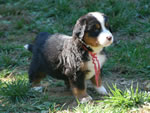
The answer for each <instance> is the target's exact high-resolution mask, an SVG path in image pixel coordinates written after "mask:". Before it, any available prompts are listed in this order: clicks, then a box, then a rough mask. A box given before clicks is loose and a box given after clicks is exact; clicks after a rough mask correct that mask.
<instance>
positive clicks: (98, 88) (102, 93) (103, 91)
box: [94, 86, 108, 95]
mask: <svg viewBox="0 0 150 113" xmlns="http://www.w3.org/2000/svg"><path fill="white" fill-rule="evenodd" d="M94 88H95V89H96V91H97V92H98V93H99V94H101V95H108V93H107V91H106V89H105V87H104V86H100V87H96V86H95V87H94Z"/></svg>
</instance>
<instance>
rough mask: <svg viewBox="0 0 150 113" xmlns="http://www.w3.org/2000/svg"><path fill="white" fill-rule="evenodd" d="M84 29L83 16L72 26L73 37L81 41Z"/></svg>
mask: <svg viewBox="0 0 150 113" xmlns="http://www.w3.org/2000/svg"><path fill="white" fill-rule="evenodd" d="M85 29H86V18H85V16H83V17H81V18H80V19H79V20H77V22H76V24H75V26H74V29H73V37H75V38H79V39H83V36H84V33H85Z"/></svg>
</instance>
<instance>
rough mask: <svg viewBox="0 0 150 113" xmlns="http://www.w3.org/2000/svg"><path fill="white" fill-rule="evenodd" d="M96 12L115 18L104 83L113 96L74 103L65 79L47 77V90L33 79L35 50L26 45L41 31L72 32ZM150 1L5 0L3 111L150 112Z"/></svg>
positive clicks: (1, 21) (1, 5)
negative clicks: (32, 82) (30, 76)
mask: <svg viewBox="0 0 150 113" xmlns="http://www.w3.org/2000/svg"><path fill="white" fill-rule="evenodd" d="M92 11H99V12H103V13H105V14H106V15H107V16H108V17H109V20H110V24H111V27H112V31H113V35H114V38H115V41H114V43H113V44H112V45H111V46H110V47H108V48H106V50H105V51H106V53H107V57H108V59H107V62H106V63H105V65H104V67H103V80H104V85H105V86H106V87H107V90H109V92H110V94H109V96H107V97H103V96H100V95H98V94H97V93H96V92H95V91H94V90H93V88H92V87H91V86H90V84H89V85H88V93H89V94H90V95H91V96H92V97H93V98H94V101H93V102H90V103H88V104H80V103H78V104H77V105H74V104H73V103H71V102H72V101H73V100H74V98H73V97H72V96H71V94H70V92H65V91H64V90H63V87H64V83H63V82H62V81H58V80H55V79H53V78H51V77H47V78H45V79H44V80H43V81H42V84H43V85H45V89H44V91H43V92H36V91H33V90H32V89H31V88H30V85H29V83H28V68H29V64H30V61H31V57H32V54H31V53H30V52H29V51H27V50H25V49H24V45H25V44H27V43H31V42H33V40H34V38H35V36H36V35H37V34H38V33H39V32H43V31H44V32H49V33H51V34H53V33H58V32H59V33H63V34H67V35H71V34H72V29H73V26H74V24H75V22H76V20H77V19H78V18H79V17H80V16H82V15H84V14H86V13H88V12H92ZM149 91H150V1H149V0H0V112H1V113H23V112H27V113H47V112H50V113H54V112H58V113H103V112H104V113H109V112H112V113H126V112H133V113H136V112H140V113H148V112H150V92H149Z"/></svg>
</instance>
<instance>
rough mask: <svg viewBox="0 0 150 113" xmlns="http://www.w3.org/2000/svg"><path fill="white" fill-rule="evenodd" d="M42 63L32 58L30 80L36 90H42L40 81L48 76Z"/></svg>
mask: <svg viewBox="0 0 150 113" xmlns="http://www.w3.org/2000/svg"><path fill="white" fill-rule="evenodd" d="M41 69H42V68H41V67H40V64H38V62H35V61H34V60H32V62H31V65H30V69H29V82H30V84H31V87H34V89H35V90H41V89H42V87H41V86H40V81H41V80H42V79H43V78H44V77H45V76H46V73H45V72H44V71H42V70H41Z"/></svg>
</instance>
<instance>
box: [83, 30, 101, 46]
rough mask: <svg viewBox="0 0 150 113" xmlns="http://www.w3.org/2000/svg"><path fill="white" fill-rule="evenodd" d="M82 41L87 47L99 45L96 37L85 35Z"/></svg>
mask: <svg viewBox="0 0 150 113" xmlns="http://www.w3.org/2000/svg"><path fill="white" fill-rule="evenodd" d="M83 40H84V42H85V43H86V44H87V45H90V46H93V47H98V46H99V45H100V44H99V42H98V39H97V37H89V36H88V33H86V34H85V36H84V38H83Z"/></svg>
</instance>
